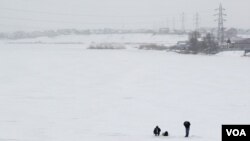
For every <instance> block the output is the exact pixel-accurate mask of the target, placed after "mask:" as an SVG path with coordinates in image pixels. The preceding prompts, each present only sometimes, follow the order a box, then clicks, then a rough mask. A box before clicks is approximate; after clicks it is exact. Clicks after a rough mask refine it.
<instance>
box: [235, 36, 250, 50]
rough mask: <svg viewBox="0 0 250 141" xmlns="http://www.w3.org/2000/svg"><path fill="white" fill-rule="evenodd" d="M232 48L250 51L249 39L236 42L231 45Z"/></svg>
mask: <svg viewBox="0 0 250 141" xmlns="http://www.w3.org/2000/svg"><path fill="white" fill-rule="evenodd" d="M233 47H234V48H240V49H250V38H247V39H243V40H240V41H236V42H235V43H234V44H233Z"/></svg>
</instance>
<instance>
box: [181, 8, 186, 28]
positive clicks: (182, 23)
mask: <svg viewBox="0 0 250 141" xmlns="http://www.w3.org/2000/svg"><path fill="white" fill-rule="evenodd" d="M181 28H182V32H183V33H185V32H186V31H185V14H184V13H182V15H181Z"/></svg>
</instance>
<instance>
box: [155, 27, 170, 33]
mask: <svg viewBox="0 0 250 141" xmlns="http://www.w3.org/2000/svg"><path fill="white" fill-rule="evenodd" d="M169 31H170V30H169V28H160V29H159V32H158V33H159V34H168V33H169Z"/></svg>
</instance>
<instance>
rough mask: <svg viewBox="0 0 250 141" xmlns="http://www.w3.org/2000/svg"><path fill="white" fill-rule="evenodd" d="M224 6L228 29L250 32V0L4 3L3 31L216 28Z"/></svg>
mask: <svg viewBox="0 0 250 141" xmlns="http://www.w3.org/2000/svg"><path fill="white" fill-rule="evenodd" d="M220 3H222V4H223V7H224V8H225V9H226V11H225V13H226V14H227V16H226V17H225V18H226V19H227V22H226V23H225V26H226V27H238V28H250V0H0V19H1V20H0V31H15V30H43V29H59V28H79V29H85V28H104V27H113V28H158V27H170V28H173V26H174V22H173V21H175V28H176V29H178V28H181V13H185V27H186V28H188V29H192V28H194V15H195V13H196V12H198V13H199V16H200V26H201V27H216V26H217V24H216V22H215V21H214V19H216V17H215V16H213V15H214V14H215V13H216V11H215V9H216V8H218V7H219V4H220Z"/></svg>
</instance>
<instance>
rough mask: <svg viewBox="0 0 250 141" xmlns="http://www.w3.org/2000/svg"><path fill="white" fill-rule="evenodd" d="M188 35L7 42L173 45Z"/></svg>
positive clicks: (93, 36) (89, 37) (64, 38)
mask: <svg viewBox="0 0 250 141" xmlns="http://www.w3.org/2000/svg"><path fill="white" fill-rule="evenodd" d="M187 39H188V37H187V35H153V34H104V35H103V34H100V35H95V34H93V35H81V36H80V35H72V36H58V37H52V38H49V37H42V38H36V39H19V40H7V41H5V42H6V43H39V44H85V45H90V44H92V43H105V42H109V43H122V44H133V45H134V44H135V45H138V44H145V43H146V44H148V43H154V44H161V45H166V46H171V45H174V44H176V43H177V42H178V41H185V40H187Z"/></svg>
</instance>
